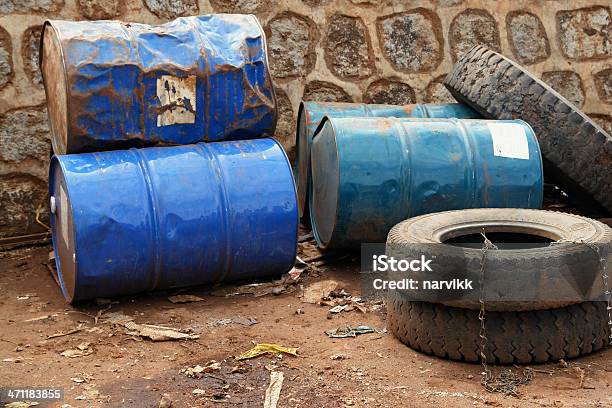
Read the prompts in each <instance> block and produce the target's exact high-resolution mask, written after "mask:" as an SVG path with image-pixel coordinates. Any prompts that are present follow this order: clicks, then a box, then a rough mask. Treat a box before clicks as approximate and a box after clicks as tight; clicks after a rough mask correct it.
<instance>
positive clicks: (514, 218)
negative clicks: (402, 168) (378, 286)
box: [386, 208, 612, 311]
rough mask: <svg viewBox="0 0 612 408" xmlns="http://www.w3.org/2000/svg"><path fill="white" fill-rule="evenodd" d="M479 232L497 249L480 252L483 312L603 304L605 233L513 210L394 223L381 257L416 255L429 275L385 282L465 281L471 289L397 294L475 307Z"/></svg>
mask: <svg viewBox="0 0 612 408" xmlns="http://www.w3.org/2000/svg"><path fill="white" fill-rule="evenodd" d="M483 231H484V232H485V234H486V235H487V237H488V239H489V240H491V241H492V242H493V244H495V245H497V246H498V248H499V249H490V250H488V251H487V253H486V263H485V291H484V293H485V298H484V300H485V301H486V302H487V310H497V311H518V310H537V309H550V308H555V307H562V306H567V305H570V304H576V303H581V302H584V301H587V300H594V299H602V298H603V297H602V295H603V292H604V290H605V289H604V286H603V283H602V279H601V276H602V275H601V264H600V258H601V257H605V256H606V255H607V254H609V253H610V249H611V247H612V229H611V228H610V227H608V226H607V225H605V224H603V223H601V222H599V221H595V220H592V219H590V218H586V217H581V216H578V215H574V214H567V213H561V212H553V211H544V210H530V209H515V208H477V209H467V210H455V211H445V212H439V213H433V214H426V215H421V216H418V217H413V218H409V219H407V220H405V221H403V222H400V223H399V224H397V225H395V226H394V227H393V228H392V229H391V231H390V232H389V235H388V237H387V243H386V255H387V256H388V257H393V258H395V259H397V260H400V259H405V260H413V259H420V258H421V256H424V257H425V259H429V260H431V262H430V265H429V266H430V268H431V269H432V270H424V271H408V272H389V273H388V277H389V278H391V279H392V280H401V279H403V278H413V279H416V280H419V281H420V282H421V284H423V281H425V280H428V281H430V282H431V281H448V280H452V279H458V280H468V281H471V282H472V289H471V290H465V289H459V290H422V289H424V287H421V290H416V291H412V290H405V291H400V292H399V293H398V294H399V296H403V297H404V298H405V299H406V300H416V301H427V302H436V303H442V304H445V305H447V306H456V307H463V308H468V309H478V308H479V307H480V303H479V300H480V291H479V286H478V285H479V281H480V278H481V261H482V245H483V244H482V243H483V239H482V237H481V232H483ZM552 242H554V244H553V245H551V243H552ZM596 251H599V253H597V252H596Z"/></svg>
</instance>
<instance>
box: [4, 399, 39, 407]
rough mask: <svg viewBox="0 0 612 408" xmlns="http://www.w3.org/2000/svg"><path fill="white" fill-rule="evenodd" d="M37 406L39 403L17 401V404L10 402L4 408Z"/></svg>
mask: <svg viewBox="0 0 612 408" xmlns="http://www.w3.org/2000/svg"><path fill="white" fill-rule="evenodd" d="M37 405H38V402H34V401H15V402H9V403H8V404H6V405H5V406H4V407H5V408H29V407H35V406H37Z"/></svg>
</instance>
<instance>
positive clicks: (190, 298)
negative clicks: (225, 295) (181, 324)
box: [168, 295, 204, 303]
mask: <svg viewBox="0 0 612 408" xmlns="http://www.w3.org/2000/svg"><path fill="white" fill-rule="evenodd" d="M168 300H169V301H170V302H172V303H192V302H203V301H204V298H201V297H199V296H196V295H174V296H169V297H168Z"/></svg>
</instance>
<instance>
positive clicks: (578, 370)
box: [572, 366, 595, 390]
mask: <svg viewBox="0 0 612 408" xmlns="http://www.w3.org/2000/svg"><path fill="white" fill-rule="evenodd" d="M572 369H573V370H574V371H575V372H576V374H577V375H578V378H579V379H580V384H578V388H580V389H585V390H594V389H595V387H593V386H587V385H585V384H584V383H585V381H586V372H585V371H584V369H582V368H580V367H578V366H573V367H572Z"/></svg>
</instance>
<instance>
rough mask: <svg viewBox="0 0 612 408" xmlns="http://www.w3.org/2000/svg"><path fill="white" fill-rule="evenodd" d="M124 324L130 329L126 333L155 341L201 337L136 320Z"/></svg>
mask: <svg viewBox="0 0 612 408" xmlns="http://www.w3.org/2000/svg"><path fill="white" fill-rule="evenodd" d="M124 326H125V328H126V329H128V330H130V331H129V332H128V333H126V334H128V335H130V336H140V337H148V338H149V339H151V340H153V341H168V340H195V339H199V338H200V336H199V335H197V334H193V333H185V332H182V331H179V330H177V329H173V328H172V327H165V326H155V325H152V324H138V323H134V322H127V323H125V324H124Z"/></svg>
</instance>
